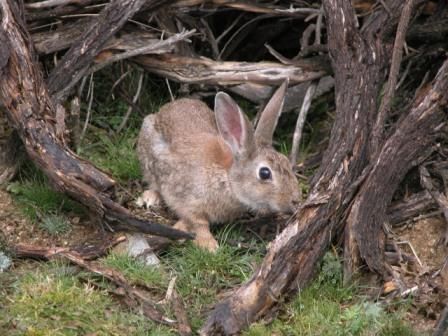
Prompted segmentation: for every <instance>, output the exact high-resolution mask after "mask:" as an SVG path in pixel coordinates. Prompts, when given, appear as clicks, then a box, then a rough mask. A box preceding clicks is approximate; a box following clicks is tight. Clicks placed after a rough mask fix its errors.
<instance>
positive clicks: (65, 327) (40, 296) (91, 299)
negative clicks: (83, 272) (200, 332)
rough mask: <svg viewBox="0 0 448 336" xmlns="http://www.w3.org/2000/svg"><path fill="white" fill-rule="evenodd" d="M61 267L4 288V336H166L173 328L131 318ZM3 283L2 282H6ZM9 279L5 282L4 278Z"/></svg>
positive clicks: (36, 271) (0, 322)
mask: <svg viewBox="0 0 448 336" xmlns="http://www.w3.org/2000/svg"><path fill="white" fill-rule="evenodd" d="M60 269H61V265H60V263H48V264H46V265H45V264H39V265H38V267H33V270H31V269H30V270H28V272H26V273H23V274H20V275H18V276H17V277H16V278H15V279H13V280H12V281H11V280H10V283H9V286H2V289H1V291H2V293H1V294H2V295H1V299H0V302H1V303H2V305H3V308H2V310H3V311H2V314H0V334H2V335H87V334H92V335H93V333H95V335H124V334H126V335H161V334H162V333H159V331H161V332H163V334H164V335H165V334H167V332H169V329H167V328H162V327H159V326H157V325H154V324H153V323H152V322H150V321H148V320H146V319H144V318H143V317H142V316H140V315H138V314H135V313H131V312H130V311H127V310H126V309H125V308H122V307H120V305H119V304H118V303H117V302H116V301H115V300H113V299H112V298H111V297H110V296H109V295H108V294H107V292H106V291H104V290H98V289H96V288H94V287H93V286H92V285H90V284H89V283H88V282H82V281H81V280H80V279H79V278H78V277H77V276H76V275H73V274H70V273H67V272H61V271H60ZM0 279H2V278H0ZM3 280H4V279H3Z"/></svg>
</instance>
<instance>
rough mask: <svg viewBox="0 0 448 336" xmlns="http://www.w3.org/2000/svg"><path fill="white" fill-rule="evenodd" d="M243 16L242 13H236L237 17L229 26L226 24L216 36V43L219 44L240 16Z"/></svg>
mask: <svg viewBox="0 0 448 336" xmlns="http://www.w3.org/2000/svg"><path fill="white" fill-rule="evenodd" d="M243 16H244V14H240V15H238V17H237V18H236V19H235V20H234V21H233V22H232V24H231V25H230V26H228V27H227V28H226V29H225V30H224V31H223V32H222V33H221V35H219V36H218V37H217V38H216V43H217V44H219V42H220V41H221V40H222V39H223V38H224V37H225V36H226V35H227V34H228V33H229V32H230V31H231V30H232V29H233V28H234V27H235V26H236V24H237V23H238V22H239V21H240V20H241V18H242V17H243Z"/></svg>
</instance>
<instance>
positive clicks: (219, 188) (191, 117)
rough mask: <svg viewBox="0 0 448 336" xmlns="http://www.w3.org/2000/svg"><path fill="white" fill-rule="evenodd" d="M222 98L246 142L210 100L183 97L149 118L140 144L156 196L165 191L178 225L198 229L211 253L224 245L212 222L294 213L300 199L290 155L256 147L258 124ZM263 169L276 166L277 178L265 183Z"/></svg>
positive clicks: (147, 177) (146, 174) (199, 241)
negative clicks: (249, 214) (247, 215)
mask: <svg viewBox="0 0 448 336" xmlns="http://www.w3.org/2000/svg"><path fill="white" fill-rule="evenodd" d="M216 99H217V103H215V106H217V108H218V110H217V111H215V113H217V114H218V113H219V114H220V116H221V117H220V118H219V119H218V121H219V122H226V120H231V121H232V122H235V120H236V121H237V122H239V121H241V122H242V124H241V127H242V129H243V130H244V132H243V139H241V141H235V140H232V139H233V138H228V136H229V135H228V134H227V133H226V135H225V136H224V138H223V136H222V134H221V133H220V131H218V127H217V124H216V121H215V116H214V113H213V111H211V110H210V109H209V108H208V107H207V105H205V104H204V103H203V102H201V101H198V100H192V99H179V100H176V101H174V102H172V103H169V104H166V105H164V106H163V107H162V108H161V109H160V111H159V112H158V113H156V114H153V115H149V116H147V117H146V118H145V120H144V122H143V125H142V129H141V131H140V135H139V139H138V144H137V151H138V155H139V159H140V162H141V165H142V170H143V174H144V179H145V180H146V181H147V182H148V183H149V187H150V189H151V190H152V191H153V192H152V193H150V194H151V195H152V198H154V197H153V196H154V195H159V196H160V197H161V198H162V199H163V201H164V202H165V203H166V205H167V206H168V207H170V208H171V209H172V210H174V211H175V212H176V214H177V215H178V217H179V222H178V223H177V224H176V227H177V228H180V229H184V230H187V231H191V232H194V233H196V240H195V242H196V243H197V244H198V245H200V246H202V247H204V248H206V249H209V250H215V249H216V248H217V246H218V245H217V242H216V240H215V239H214V238H213V236H212V235H211V233H210V231H209V228H208V226H209V223H210V222H212V223H213V222H225V221H229V220H233V219H235V218H237V217H238V216H240V215H241V214H242V213H243V212H245V211H247V210H248V209H252V210H255V211H262V212H271V211H275V212H277V211H280V212H285V211H286V212H289V211H291V210H293V209H294V206H295V205H296V203H297V200H298V197H299V193H298V186H297V181H296V179H295V177H294V175H293V173H292V171H291V167H290V165H289V162H288V160H287V159H286V157H284V156H283V155H282V154H280V153H278V152H276V151H274V150H273V149H272V148H271V147H270V146H266V145H263V146H261V147H260V146H257V145H256V140H255V139H254V134H253V133H254V131H253V129H252V127H251V126H250V124H249V122H248V121H247V120H246V118H245V117H244V115H243V114H242V113H241V111H240V110H239V108H238V107H237V105H236V104H235V103H234V102H233V100H232V99H231V98H230V97H229V96H227V95H225V94H223V93H221V94H219V95H217V98H216ZM220 99H221V100H220ZM222 99H224V100H222ZM277 99H278V95H277ZM221 101H222V102H224V101H225V103H221ZM282 102H283V101H282V99H281V103H282ZM272 105H273V104H271V108H272ZM274 105H275V104H274ZM223 106H224V107H225V109H224V110H222V108H223ZM222 113H224V114H223V115H222ZM227 113H232V114H230V115H228V116H229V117H226V114H227ZM235 113H236V114H235ZM238 115H239V117H238ZM273 119H276V118H273ZM223 120H224V121H223ZM275 121H276V120H275ZM233 125H234V124H233ZM222 127H223V128H222V129H224V130H227V129H226V126H225V125H223V126H222ZM238 127H240V126H238ZM238 127H236V128H237V129H238ZM231 130H232V128H230V131H231ZM230 133H231V132H230ZM237 133H238V134H237V136H239V135H240V133H241V132H237ZM264 133H266V132H264ZM230 136H232V134H230ZM263 143H264V144H266V143H268V142H267V141H263ZM261 166H268V167H270V169H271V170H272V174H273V178H272V180H271V181H260V180H259V178H258V175H257V174H258V170H259V167H261Z"/></svg>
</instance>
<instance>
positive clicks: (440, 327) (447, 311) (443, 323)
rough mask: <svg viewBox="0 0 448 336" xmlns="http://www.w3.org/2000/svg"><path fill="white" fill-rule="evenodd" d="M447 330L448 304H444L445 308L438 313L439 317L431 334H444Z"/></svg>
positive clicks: (437, 335) (435, 335) (440, 335)
mask: <svg viewBox="0 0 448 336" xmlns="http://www.w3.org/2000/svg"><path fill="white" fill-rule="evenodd" d="M447 330H448V304H446V305H445V308H444V309H443V310H442V312H441V313H440V317H439V319H438V320H437V324H436V327H435V329H434V333H433V334H432V335H433V336H443V335H446V331H447Z"/></svg>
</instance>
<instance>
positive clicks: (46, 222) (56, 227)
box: [39, 214, 71, 236]
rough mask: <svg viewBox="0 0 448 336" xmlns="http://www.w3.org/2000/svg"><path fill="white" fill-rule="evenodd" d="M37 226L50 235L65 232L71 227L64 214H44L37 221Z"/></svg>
mask: <svg viewBox="0 0 448 336" xmlns="http://www.w3.org/2000/svg"><path fill="white" fill-rule="evenodd" d="M39 227H40V228H41V229H43V230H45V231H47V232H48V233H49V234H50V235H52V236H58V235H61V234H64V233H67V232H69V231H70V229H71V223H70V222H69V221H68V219H67V218H66V217H65V216H62V215H58V214H50V215H47V216H44V217H43V218H42V221H41V222H40V223H39Z"/></svg>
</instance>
